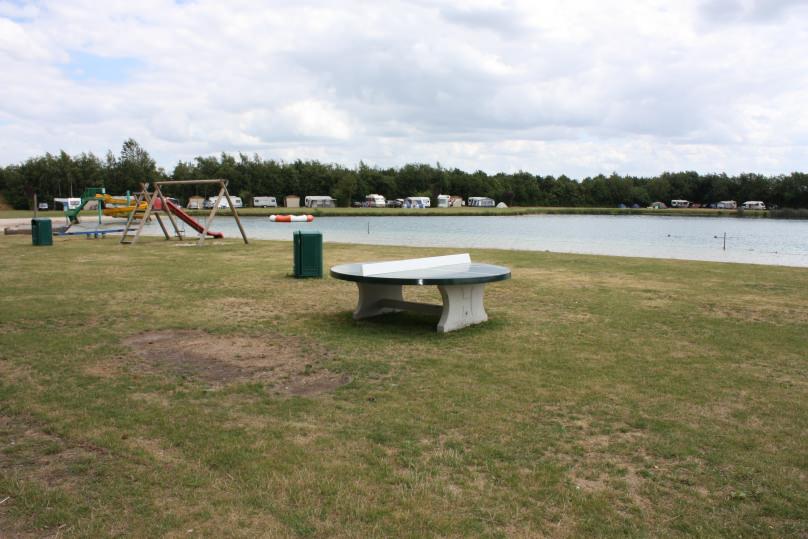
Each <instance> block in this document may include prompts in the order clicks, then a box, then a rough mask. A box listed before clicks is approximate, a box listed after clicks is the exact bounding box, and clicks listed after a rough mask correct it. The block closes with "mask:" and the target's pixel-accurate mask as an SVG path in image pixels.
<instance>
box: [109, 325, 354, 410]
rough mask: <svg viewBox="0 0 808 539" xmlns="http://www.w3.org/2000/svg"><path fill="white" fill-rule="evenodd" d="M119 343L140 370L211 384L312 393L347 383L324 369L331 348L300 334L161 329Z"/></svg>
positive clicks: (331, 389) (327, 390)
mask: <svg viewBox="0 0 808 539" xmlns="http://www.w3.org/2000/svg"><path fill="white" fill-rule="evenodd" d="M123 343H124V344H125V345H127V346H129V347H130V348H131V349H132V350H133V352H134V353H135V355H136V356H138V357H139V358H140V359H141V361H142V364H141V368H143V367H145V368H147V369H149V368H151V369H160V370H168V371H170V372H173V373H175V374H177V375H180V376H184V377H187V378H191V379H195V380H200V381H203V382H207V383H210V384H218V385H226V384H231V383H239V382H261V383H265V384H267V385H270V386H272V389H273V390H274V391H275V392H277V393H284V394H288V395H317V394H320V393H325V392H329V391H333V390H334V389H336V388H338V387H340V386H342V385H345V384H347V383H348V382H350V377H349V376H347V375H343V374H338V373H334V372H331V371H329V370H328V369H327V368H326V364H327V363H328V362H329V361H330V360H332V359H333V354H332V352H331V351H329V350H328V349H326V348H325V347H323V346H321V345H319V344H318V343H314V342H312V341H310V340H308V339H304V338H301V337H288V336H282V335H276V334H270V335H263V336H260V337H241V336H232V335H214V334H211V333H207V332H204V331H190V330H165V331H155V332H147V333H141V334H138V335H133V336H131V337H129V338H127V339H125V340H124V341H123Z"/></svg>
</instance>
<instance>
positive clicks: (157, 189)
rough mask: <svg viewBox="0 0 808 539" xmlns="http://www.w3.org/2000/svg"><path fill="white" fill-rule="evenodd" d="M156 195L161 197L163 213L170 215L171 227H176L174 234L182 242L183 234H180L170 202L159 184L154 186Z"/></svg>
mask: <svg viewBox="0 0 808 539" xmlns="http://www.w3.org/2000/svg"><path fill="white" fill-rule="evenodd" d="M154 194H155V195H157V196H159V197H160V204H161V205H162V207H163V211H164V212H165V213H166V215H168V220H169V221H171V226H173V227H174V233H175V234H176V235H177V237H178V238H179V239H180V240H182V232H180V229H179V227H178V226H177V222H176V221H175V220H174V214H172V213H171V210H169V209H168V201H167V200H166V197H165V196H164V195H163V190H162V189H160V184H159V183H156V184H154Z"/></svg>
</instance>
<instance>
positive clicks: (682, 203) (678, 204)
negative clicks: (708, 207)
mask: <svg viewBox="0 0 808 539" xmlns="http://www.w3.org/2000/svg"><path fill="white" fill-rule="evenodd" d="M689 207H690V201H688V200H671V208H689Z"/></svg>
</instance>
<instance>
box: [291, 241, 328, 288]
mask: <svg viewBox="0 0 808 539" xmlns="http://www.w3.org/2000/svg"><path fill="white" fill-rule="evenodd" d="M294 250H295V277H297V278H301V277H322V276H323V235H322V234H321V233H320V232H317V231H316V230H298V231H297V232H295V233H294Z"/></svg>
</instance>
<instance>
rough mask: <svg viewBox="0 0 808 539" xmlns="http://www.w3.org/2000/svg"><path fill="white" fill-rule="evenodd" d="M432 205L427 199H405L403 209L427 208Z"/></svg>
mask: <svg viewBox="0 0 808 539" xmlns="http://www.w3.org/2000/svg"><path fill="white" fill-rule="evenodd" d="M431 205H432V201H431V200H429V197H407V198H405V199H404V205H403V207H405V208H428V207H430V206H431Z"/></svg>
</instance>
